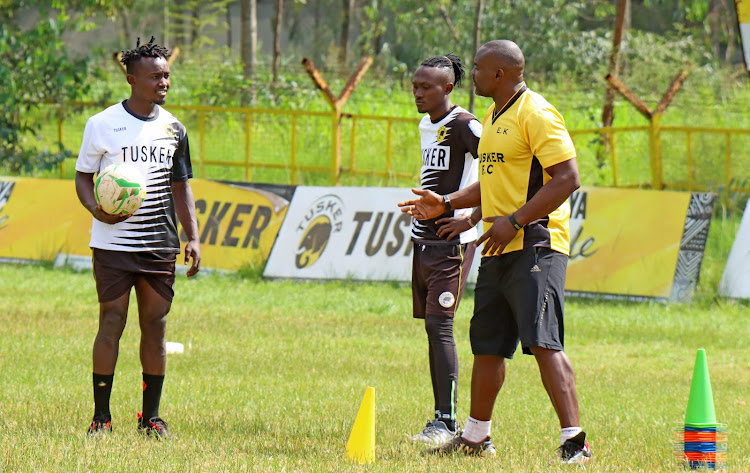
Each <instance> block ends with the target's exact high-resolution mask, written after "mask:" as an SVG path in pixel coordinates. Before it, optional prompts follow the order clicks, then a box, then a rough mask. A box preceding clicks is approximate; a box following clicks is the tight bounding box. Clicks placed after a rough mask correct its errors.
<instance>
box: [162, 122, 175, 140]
mask: <svg viewBox="0 0 750 473" xmlns="http://www.w3.org/2000/svg"><path fill="white" fill-rule="evenodd" d="M164 134H165V135H167V136H168V137H170V138H172V137H173V136H174V134H175V129H174V126H172V124H171V123H167V124H166V125H164Z"/></svg>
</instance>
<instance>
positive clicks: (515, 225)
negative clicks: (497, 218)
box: [508, 214, 523, 230]
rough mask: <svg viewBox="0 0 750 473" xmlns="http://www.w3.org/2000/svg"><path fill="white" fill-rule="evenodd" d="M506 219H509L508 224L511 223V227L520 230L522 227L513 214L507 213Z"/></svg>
mask: <svg viewBox="0 0 750 473" xmlns="http://www.w3.org/2000/svg"><path fill="white" fill-rule="evenodd" d="M508 220H509V221H510V224H511V225H513V227H514V228H515V229H516V230H520V229H522V228H523V227H522V226H521V225H519V224H518V221H517V220H516V217H515V215H513V214H510V215H508Z"/></svg>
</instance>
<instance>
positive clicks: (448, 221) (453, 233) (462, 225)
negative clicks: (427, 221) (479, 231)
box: [435, 217, 471, 240]
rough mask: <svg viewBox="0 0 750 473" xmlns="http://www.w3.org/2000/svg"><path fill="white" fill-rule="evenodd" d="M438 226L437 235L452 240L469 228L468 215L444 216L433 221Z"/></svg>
mask: <svg viewBox="0 0 750 473" xmlns="http://www.w3.org/2000/svg"><path fill="white" fill-rule="evenodd" d="M435 223H436V224H437V225H440V227H439V228H438V230H437V236H439V237H440V238H445V239H446V240H452V239H454V238H456V237H457V236H458V235H460V234H461V233H463V232H465V231H466V230H468V229H470V228H471V224H469V217H446V218H441V219H440V220H438V221H436V222H435Z"/></svg>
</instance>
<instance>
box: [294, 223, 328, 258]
mask: <svg viewBox="0 0 750 473" xmlns="http://www.w3.org/2000/svg"><path fill="white" fill-rule="evenodd" d="M330 237H331V221H330V220H328V217H327V216H326V215H319V216H318V217H316V218H315V220H313V222H312V223H311V224H310V226H308V227H307V230H306V231H305V233H304V234H303V235H302V240H300V242H299V247H298V248H297V255H296V258H295V259H294V262H295V264H296V265H297V267H298V268H299V269H302V268H306V267H308V266H310V265H311V264H313V263H315V262H316V261H318V258H320V254H321V253H323V250H325V249H326V245H328V239H329V238H330Z"/></svg>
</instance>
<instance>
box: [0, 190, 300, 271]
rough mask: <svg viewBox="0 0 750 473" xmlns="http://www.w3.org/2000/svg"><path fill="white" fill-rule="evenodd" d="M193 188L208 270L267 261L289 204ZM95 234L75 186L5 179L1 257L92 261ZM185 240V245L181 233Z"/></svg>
mask: <svg viewBox="0 0 750 473" xmlns="http://www.w3.org/2000/svg"><path fill="white" fill-rule="evenodd" d="M190 183H191V187H192V189H193V194H194V196H195V204H196V215H197V218H198V227H199V233H200V236H201V252H202V257H203V266H205V267H207V268H217V269H237V268H240V267H241V266H243V265H244V264H246V263H254V264H261V263H262V262H263V261H265V260H266V259H267V258H268V255H269V253H270V252H271V247H272V246H273V242H274V240H275V239H276V235H277V233H278V231H279V228H280V227H281V222H282V221H283V219H284V216H285V215H286V211H287V207H288V204H289V202H288V199H287V198H285V197H283V196H281V195H279V194H276V193H274V192H272V191H267V190H264V189H262V188H259V187H254V186H244V185H232V184H223V183H218V182H213V181H206V180H201V179H194V180H191V181H190ZM90 229H91V214H89V213H88V212H87V211H86V210H85V209H84V208H83V206H81V203H80V202H79V201H78V197H77V196H76V191H75V182H74V181H72V180H58V179H26V178H20V179H13V178H0V258H10V259H28V260H37V261H53V260H54V259H55V258H56V256H57V255H58V254H65V255H77V256H90V255H91V250H90V249H89V247H88V244H89V239H90ZM180 235H181V240H182V241H183V243H184V241H185V238H184V234H183V232H182V230H181V229H180ZM183 246H184V244H183ZM178 261H179V259H178Z"/></svg>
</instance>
